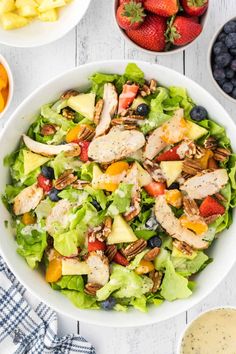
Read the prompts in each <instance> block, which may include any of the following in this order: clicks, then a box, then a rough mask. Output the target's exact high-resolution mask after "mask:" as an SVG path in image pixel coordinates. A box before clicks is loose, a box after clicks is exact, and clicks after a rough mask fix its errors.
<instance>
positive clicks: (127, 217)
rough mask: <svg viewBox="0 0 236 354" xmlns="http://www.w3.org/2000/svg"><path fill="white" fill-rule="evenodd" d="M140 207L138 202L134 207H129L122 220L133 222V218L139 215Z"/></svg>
mask: <svg viewBox="0 0 236 354" xmlns="http://www.w3.org/2000/svg"><path fill="white" fill-rule="evenodd" d="M140 210H141V207H140V204H139V202H138V203H135V205H131V206H130V208H129V210H128V211H127V212H126V213H125V214H124V218H125V220H126V221H130V220H133V219H134V218H135V216H137V215H138V214H139V213H140Z"/></svg>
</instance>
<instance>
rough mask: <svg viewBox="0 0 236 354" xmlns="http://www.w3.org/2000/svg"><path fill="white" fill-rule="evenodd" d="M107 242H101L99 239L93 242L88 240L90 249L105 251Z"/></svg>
mask: <svg viewBox="0 0 236 354" xmlns="http://www.w3.org/2000/svg"><path fill="white" fill-rule="evenodd" d="M105 249H106V244H105V242H101V241H99V240H95V241H93V242H90V241H88V251H89V252H92V251H105Z"/></svg>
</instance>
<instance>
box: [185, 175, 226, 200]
mask: <svg viewBox="0 0 236 354" xmlns="http://www.w3.org/2000/svg"><path fill="white" fill-rule="evenodd" d="M228 179H229V177H228V174H227V171H226V170H225V169H218V170H215V171H212V172H207V173H205V174H202V175H200V176H194V177H192V178H189V179H188V180H187V181H186V182H184V184H183V185H182V186H181V187H180V189H181V190H182V191H184V192H186V193H187V194H188V196H189V198H191V199H202V198H205V197H207V196H208V195H213V194H215V193H218V192H219V191H220V190H221V189H222V188H223V187H224V186H225V185H226V184H227V182H228Z"/></svg>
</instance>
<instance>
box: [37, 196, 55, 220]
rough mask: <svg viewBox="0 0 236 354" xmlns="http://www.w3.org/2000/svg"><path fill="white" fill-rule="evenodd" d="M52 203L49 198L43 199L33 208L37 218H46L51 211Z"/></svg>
mask: <svg viewBox="0 0 236 354" xmlns="http://www.w3.org/2000/svg"><path fill="white" fill-rule="evenodd" d="M53 206H54V203H53V202H52V201H51V200H50V199H49V198H46V199H43V200H42V201H41V202H40V203H39V205H38V206H37V207H36V209H35V214H36V216H37V220H41V219H46V218H47V217H48V215H49V214H50V213H51V211H52V208H53Z"/></svg>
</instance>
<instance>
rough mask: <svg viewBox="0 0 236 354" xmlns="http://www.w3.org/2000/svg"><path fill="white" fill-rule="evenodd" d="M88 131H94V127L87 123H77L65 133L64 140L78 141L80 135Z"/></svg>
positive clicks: (68, 141)
mask: <svg viewBox="0 0 236 354" xmlns="http://www.w3.org/2000/svg"><path fill="white" fill-rule="evenodd" d="M85 129H86V132H88V133H90V132H91V134H92V133H94V128H93V127H92V126H91V125H89V124H77V125H76V126H75V127H73V128H71V129H70V130H69V131H68V133H67V134H66V142H67V143H72V142H77V143H78V142H80V141H81V139H80V135H81V134H82V133H83V132H84V131H85Z"/></svg>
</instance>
